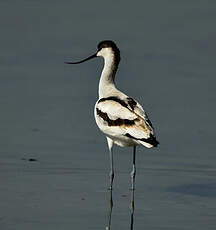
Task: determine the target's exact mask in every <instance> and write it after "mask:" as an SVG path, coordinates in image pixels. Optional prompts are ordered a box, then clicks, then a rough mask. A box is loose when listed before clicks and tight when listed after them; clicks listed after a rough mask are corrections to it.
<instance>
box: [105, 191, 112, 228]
mask: <svg viewBox="0 0 216 230" xmlns="http://www.w3.org/2000/svg"><path fill="white" fill-rule="evenodd" d="M112 208H113V198H112V189H110V190H109V211H108V225H107V226H106V230H110V227H111V220H112Z"/></svg>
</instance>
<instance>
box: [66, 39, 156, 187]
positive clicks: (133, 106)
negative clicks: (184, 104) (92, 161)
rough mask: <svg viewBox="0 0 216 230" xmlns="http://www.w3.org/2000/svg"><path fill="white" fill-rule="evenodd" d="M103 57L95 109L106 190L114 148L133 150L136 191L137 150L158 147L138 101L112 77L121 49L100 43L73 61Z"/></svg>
mask: <svg viewBox="0 0 216 230" xmlns="http://www.w3.org/2000/svg"><path fill="white" fill-rule="evenodd" d="M96 57H102V58H103V59H104V66H103V69H102V73H101V76H100V80H99V87H98V100H97V102H96V104H95V107H94V117H95V121H96V124H97V126H98V127H99V129H100V130H101V131H102V132H103V133H104V134H105V136H106V139H107V144H108V149H109V158H110V173H109V179H110V181H109V182H110V183H109V189H110V190H112V188H113V179H114V160H113V146H114V144H115V145H118V146H121V147H133V157H132V161H133V162H132V171H131V190H134V189H135V176H136V147H137V146H138V145H142V146H145V147H147V148H152V147H157V146H158V144H159V142H158V141H157V139H156V135H155V132H154V128H153V125H152V123H151V121H150V120H149V118H148V116H147V113H146V112H145V111H144V109H143V108H142V106H141V105H140V104H139V103H138V101H137V100H135V99H133V98H132V97H129V96H127V95H126V94H124V93H123V92H121V91H120V90H119V89H118V88H117V87H116V85H115V76H116V72H117V70H118V66H119V63H120V59H121V58H120V50H119V48H118V47H117V45H116V44H115V42H114V41H112V40H103V41H101V42H99V44H98V46H97V51H96V53H94V54H93V55H91V56H89V57H87V58H85V59H83V60H80V61H76V62H65V63H66V64H80V63H83V62H86V61H88V60H90V59H93V58H96Z"/></svg>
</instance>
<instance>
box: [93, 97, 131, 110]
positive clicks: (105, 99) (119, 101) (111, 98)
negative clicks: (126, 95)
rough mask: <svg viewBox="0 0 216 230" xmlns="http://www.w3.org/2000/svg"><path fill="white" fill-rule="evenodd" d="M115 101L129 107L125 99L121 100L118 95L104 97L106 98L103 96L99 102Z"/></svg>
mask: <svg viewBox="0 0 216 230" xmlns="http://www.w3.org/2000/svg"><path fill="white" fill-rule="evenodd" d="M109 100H110V101H115V102H118V103H119V104H121V105H122V106H124V107H126V108H128V105H127V103H126V102H125V101H123V100H121V99H120V98H118V97H104V98H101V99H100V100H99V101H98V103H100V102H103V101H109Z"/></svg>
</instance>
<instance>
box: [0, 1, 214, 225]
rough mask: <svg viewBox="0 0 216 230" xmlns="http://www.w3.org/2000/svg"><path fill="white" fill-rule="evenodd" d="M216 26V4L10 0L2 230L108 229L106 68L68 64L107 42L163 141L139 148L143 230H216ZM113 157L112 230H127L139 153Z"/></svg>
mask: <svg viewBox="0 0 216 230" xmlns="http://www.w3.org/2000/svg"><path fill="white" fill-rule="evenodd" d="M215 25H216V2H215V1H213V0H212V1H210V0H209V1H208V0H206V1H199V0H198V1H193V0H189V1H186V0H183V1H177V0H173V1H168V0H165V1H160V0H153V1H111V0H110V1H101V0H100V1H99V0H98V1H89V2H87V1H67V0H63V1H31V0H30V1H24V0H20V1H16V0H14V1H6V0H1V1H0V106H1V109H0V127H1V129H0V130H1V131H0V181H1V182H0V229H2V230H13V229H16V230H25V229H28V230H29V229H31V230H38V229H39V230H49V229H52V230H57V229H61V230H62V229H64V230H65V229H105V226H106V225H107V211H108V205H109V204H108V191H107V186H108V182H109V180H108V171H109V157H108V151H107V146H106V140H105V138H104V136H103V135H102V134H101V133H100V131H99V130H98V128H97V126H96V124H95V121H94V116H93V107H94V103H95V101H96V100H97V90H98V81H99V76H100V72H101V69H102V66H103V61H102V60H100V59H95V60H92V61H89V62H87V63H85V64H82V65H77V66H67V65H65V64H64V61H68V60H79V59H80V58H84V57H86V56H88V55H90V54H92V53H94V52H95V51H96V45H97V43H98V42H99V41H101V40H104V39H112V40H114V41H115V42H116V43H117V44H118V46H119V48H120V50H121V57H122V60H121V64H120V68H119V71H118V73H117V77H116V84H117V86H118V88H119V89H121V90H122V91H123V92H125V93H127V94H128V95H129V96H131V97H134V98H136V99H137V100H138V101H139V102H140V103H141V104H142V105H143V106H144V108H145V109H146V111H147V112H148V114H149V117H150V119H151V121H152V122H153V124H154V127H155V130H156V133H157V137H158V139H159V141H160V146H159V148H155V149H151V150H149V149H145V148H139V149H138V154H137V180H136V191H135V217H134V229H136V230H138V229H148V230H151V229H152V230H153V229H166V230H168V229H172V230H177V229H179V230H183V229H185V230H186V229H190V230H192V229H194V230H195V229H196V230H201V229H205V230H206V229H209V230H210V229H215V225H216V182H215V176H216V170H215V166H216V154H215V147H216V141H215V111H216V109H215V100H216V93H215V85H216V80H215V79H216V78H215V74H216V71H215V64H216V62H215V53H216V42H215V40H216V26H215ZM114 151H115V169H116V177H115V181H114V191H113V199H114V207H113V216H112V229H120V228H122V229H129V224H130V212H129V201H130V191H129V187H130V176H129V173H130V171H131V161H132V149H131V148H119V147H116V148H115V150H114ZM31 158H32V159H36V160H37V161H29V160H30V159H31Z"/></svg>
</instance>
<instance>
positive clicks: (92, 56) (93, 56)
mask: <svg viewBox="0 0 216 230" xmlns="http://www.w3.org/2000/svg"><path fill="white" fill-rule="evenodd" d="M95 57H97V53H95V54H93V55H91V56H90V57H87V58H85V59H83V60H81V61H77V62H65V64H80V63H82V62H85V61H88V60H90V59H92V58H95Z"/></svg>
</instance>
